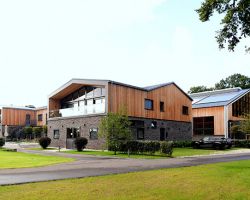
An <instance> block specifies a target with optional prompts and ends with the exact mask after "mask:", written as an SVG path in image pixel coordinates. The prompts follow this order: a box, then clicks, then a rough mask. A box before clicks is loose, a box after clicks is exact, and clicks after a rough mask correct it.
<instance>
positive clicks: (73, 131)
mask: <svg viewBox="0 0 250 200" xmlns="http://www.w3.org/2000/svg"><path fill="white" fill-rule="evenodd" d="M77 137H80V128H67V138H77Z"/></svg>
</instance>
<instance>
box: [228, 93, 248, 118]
mask: <svg viewBox="0 0 250 200" xmlns="http://www.w3.org/2000/svg"><path fill="white" fill-rule="evenodd" d="M232 111H233V116H234V117H240V116H242V115H244V114H250V93H249V94H247V95H245V96H243V97H242V98H240V99H239V100H238V101H236V102H234V103H233V110H232Z"/></svg>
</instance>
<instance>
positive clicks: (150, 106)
mask: <svg viewBox="0 0 250 200" xmlns="http://www.w3.org/2000/svg"><path fill="white" fill-rule="evenodd" d="M144 107H145V109H146V110H153V100H151V99H145V102H144Z"/></svg>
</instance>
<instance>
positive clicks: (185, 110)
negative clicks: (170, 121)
mask: <svg viewBox="0 0 250 200" xmlns="http://www.w3.org/2000/svg"><path fill="white" fill-rule="evenodd" d="M182 114H183V115H188V107H187V106H182Z"/></svg>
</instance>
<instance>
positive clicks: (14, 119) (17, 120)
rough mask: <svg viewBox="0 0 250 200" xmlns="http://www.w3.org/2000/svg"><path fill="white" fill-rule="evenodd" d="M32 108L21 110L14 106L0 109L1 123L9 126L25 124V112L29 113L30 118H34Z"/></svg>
mask: <svg viewBox="0 0 250 200" xmlns="http://www.w3.org/2000/svg"><path fill="white" fill-rule="evenodd" d="M35 113H36V112H35V111H34V110H21V109H15V108H3V109H2V124H3V125H9V126H25V124H26V114H30V120H31V121H33V120H36V114H35Z"/></svg>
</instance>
